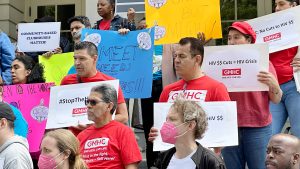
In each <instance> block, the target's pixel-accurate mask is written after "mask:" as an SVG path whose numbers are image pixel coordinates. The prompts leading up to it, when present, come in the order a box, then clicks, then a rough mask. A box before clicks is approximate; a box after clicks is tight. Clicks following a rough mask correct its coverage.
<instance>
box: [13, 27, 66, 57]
mask: <svg viewBox="0 0 300 169" xmlns="http://www.w3.org/2000/svg"><path fill="white" fill-rule="evenodd" d="M45 28H47V29H45ZM59 41H60V22H44V23H19V24H18V49H19V50H20V51H21V52H40V51H53V50H54V49H56V48H58V47H59Z"/></svg>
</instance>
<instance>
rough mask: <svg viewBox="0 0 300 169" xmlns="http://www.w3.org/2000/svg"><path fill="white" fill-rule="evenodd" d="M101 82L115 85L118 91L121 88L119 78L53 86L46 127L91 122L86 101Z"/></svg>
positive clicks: (60, 126)
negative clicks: (88, 117)
mask: <svg viewBox="0 0 300 169" xmlns="http://www.w3.org/2000/svg"><path fill="white" fill-rule="evenodd" d="M101 84H110V85H112V86H114V88H115V89H116V91H118V89H119V80H108V81H102V82H92V83H80V84H73V85H64V86H55V87H52V88H51V94H50V105H49V115H48V121H47V125H46V128H47V129H52V128H62V127H69V126H76V125H78V124H91V123H92V121H89V120H88V119H87V115H86V112H87V107H86V105H85V101H86V100H87V98H88V96H89V95H90V92H91V89H92V88H93V87H94V86H98V85H101Z"/></svg>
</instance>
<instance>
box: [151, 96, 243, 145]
mask: <svg viewBox="0 0 300 169" xmlns="http://www.w3.org/2000/svg"><path fill="white" fill-rule="evenodd" d="M199 104H200V105H201V107H202V108H203V110H204V111H205V113H206V116H207V120H208V129H207V131H206V132H205V133H204V137H203V138H202V139H201V140H197V141H198V142H200V143H201V144H202V145H203V146H205V147H225V146H234V145H238V126H237V109H236V102H230V101H228V102H199ZM171 105H172V103H154V127H155V128H157V129H158V130H160V128H161V127H162V125H163V123H164V122H165V121H166V117H167V113H168V111H169V109H170V107H171ZM173 146H174V145H171V144H168V143H164V142H163V141H162V139H161V135H160V133H159V134H158V136H157V138H156V139H155V140H154V145H153V151H164V150H167V149H170V148H172V147H173Z"/></svg>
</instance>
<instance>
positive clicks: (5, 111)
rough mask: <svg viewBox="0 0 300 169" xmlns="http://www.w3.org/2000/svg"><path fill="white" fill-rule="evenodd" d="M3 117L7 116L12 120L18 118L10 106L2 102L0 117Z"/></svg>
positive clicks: (0, 104) (0, 103)
mask: <svg viewBox="0 0 300 169" xmlns="http://www.w3.org/2000/svg"><path fill="white" fill-rule="evenodd" d="M2 118H6V119H7V120H9V121H12V122H14V121H15V120H16V116H15V115H14V113H13V111H12V109H11V108H10V106H9V105H8V104H7V103H3V102H0V119H2Z"/></svg>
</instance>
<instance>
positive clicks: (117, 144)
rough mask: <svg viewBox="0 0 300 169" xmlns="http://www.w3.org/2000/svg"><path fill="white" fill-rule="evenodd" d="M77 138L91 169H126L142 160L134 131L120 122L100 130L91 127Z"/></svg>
mask: <svg viewBox="0 0 300 169" xmlns="http://www.w3.org/2000/svg"><path fill="white" fill-rule="evenodd" d="M77 138H78V140H79V142H80V153H81V155H82V157H83V159H84V161H85V162H86V163H87V165H88V167H89V169H124V168H125V166H126V165H128V164H132V163H138V162H140V161H141V160H142V156H141V153H140V150H139V147H138V144H137V142H136V139H135V136H134V133H133V131H132V130H131V129H130V128H129V127H127V126H125V125H124V124H122V123H120V122H117V121H111V122H110V123H108V124H106V125H105V126H103V127H100V128H95V126H91V127H89V128H87V129H85V130H83V131H82V132H81V133H80V134H79V135H78V136H77Z"/></svg>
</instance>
